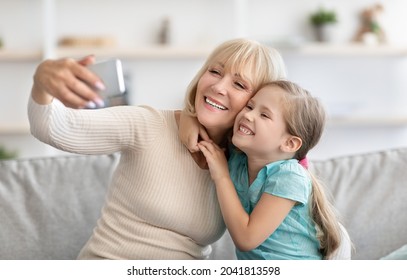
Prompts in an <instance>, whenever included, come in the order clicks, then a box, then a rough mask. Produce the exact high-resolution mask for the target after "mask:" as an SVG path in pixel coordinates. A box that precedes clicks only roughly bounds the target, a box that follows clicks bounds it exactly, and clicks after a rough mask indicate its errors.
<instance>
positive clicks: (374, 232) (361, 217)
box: [311, 148, 407, 259]
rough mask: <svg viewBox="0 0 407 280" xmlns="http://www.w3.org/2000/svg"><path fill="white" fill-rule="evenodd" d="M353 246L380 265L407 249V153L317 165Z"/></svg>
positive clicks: (314, 168)
mask: <svg viewBox="0 0 407 280" xmlns="http://www.w3.org/2000/svg"><path fill="white" fill-rule="evenodd" d="M311 171H314V172H315V173H316V174H317V175H319V177H320V178H321V179H322V180H323V182H324V183H325V185H326V186H327V187H328V188H329V189H330V190H331V192H332V194H333V199H334V204H335V206H336V207H337V209H338V211H339V213H340V214H341V216H342V222H343V224H344V225H345V227H346V229H347V230H348V233H349V235H350V238H351V239H352V242H353V244H354V252H353V254H352V259H379V258H381V257H384V256H386V255H387V254H389V253H390V252H392V251H394V250H396V249H398V248H400V247H401V246H402V245H405V244H407V203H406V202H407V148H400V149H392V150H386V151H378V152H372V153H365V154H360V155H352V156H343V157H338V158H333V159H329V160H322V161H313V162H312V163H311Z"/></svg>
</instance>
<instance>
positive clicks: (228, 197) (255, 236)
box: [198, 141, 295, 251]
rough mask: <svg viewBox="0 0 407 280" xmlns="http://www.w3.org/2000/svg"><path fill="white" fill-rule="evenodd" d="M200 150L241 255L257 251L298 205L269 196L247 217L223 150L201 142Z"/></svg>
mask: <svg viewBox="0 0 407 280" xmlns="http://www.w3.org/2000/svg"><path fill="white" fill-rule="evenodd" d="M198 147H199V149H200V150H201V151H202V153H203V154H204V155H205V157H206V160H207V162H208V165H209V170H210V172H211V176H212V179H213V180H214V181H215V185H216V192H217V195H218V200H219V204H220V208H221V211H222V215H223V218H224V220H225V223H226V226H227V228H228V230H229V233H230V235H231V237H232V239H233V242H234V243H235V246H236V247H237V248H238V249H239V250H241V251H250V250H253V249H254V248H256V247H257V246H259V245H260V244H261V243H263V242H264V240H266V239H267V237H269V236H270V235H271V234H272V233H273V232H274V231H275V230H276V228H277V227H278V226H279V225H280V224H281V222H282V221H283V220H284V218H285V217H286V216H287V215H288V213H289V212H290V210H291V209H292V207H293V206H294V205H295V201H292V200H289V199H285V198H281V197H277V196H273V195H270V194H266V193H265V194H263V195H262V197H261V198H260V200H259V202H258V203H257V205H256V207H255V209H254V210H253V212H252V213H251V214H250V215H249V214H247V213H246V211H245V210H244V208H243V206H242V204H241V202H240V200H239V197H238V195H237V192H236V189H235V187H234V185H233V182H232V180H231V179H230V175H229V170H228V166H227V160H226V157H225V155H224V153H223V151H222V149H220V148H219V147H218V146H216V145H215V144H213V143H210V142H206V141H201V142H200V143H199V144H198Z"/></svg>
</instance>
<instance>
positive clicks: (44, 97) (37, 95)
mask: <svg viewBox="0 0 407 280" xmlns="http://www.w3.org/2000/svg"><path fill="white" fill-rule="evenodd" d="M31 96H32V98H33V99H34V101H35V102H36V103H38V104H41V105H47V104H50V103H51V102H52V100H53V98H54V97H53V96H51V95H50V94H48V93H47V92H46V91H44V90H42V89H40V88H38V86H37V85H36V84H35V83H34V85H33V87H32V90H31Z"/></svg>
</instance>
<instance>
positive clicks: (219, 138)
mask: <svg viewBox="0 0 407 280" xmlns="http://www.w3.org/2000/svg"><path fill="white" fill-rule="evenodd" d="M230 133H231V130H227V131H217V132H213V131H208V135H209V138H210V139H211V140H212V141H213V142H215V143H216V144H217V145H219V146H220V147H222V148H227V143H228V141H229V135H230Z"/></svg>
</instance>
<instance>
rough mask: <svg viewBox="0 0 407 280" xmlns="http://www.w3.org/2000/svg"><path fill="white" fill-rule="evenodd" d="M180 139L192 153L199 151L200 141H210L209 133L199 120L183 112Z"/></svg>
mask: <svg viewBox="0 0 407 280" xmlns="http://www.w3.org/2000/svg"><path fill="white" fill-rule="evenodd" d="M178 135H179V138H180V140H181V142H182V144H184V145H185V146H186V147H187V148H188V150H189V151H190V152H191V153H195V152H198V151H199V148H198V141H199V139H200V138H201V139H202V140H206V141H210V138H209V136H208V133H207V132H206V130H205V127H203V126H202V125H201V124H200V123H199V122H198V119H197V118H195V117H192V116H190V115H188V114H186V113H185V112H184V111H181V115H180V121H179V130H178Z"/></svg>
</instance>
